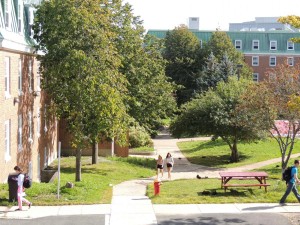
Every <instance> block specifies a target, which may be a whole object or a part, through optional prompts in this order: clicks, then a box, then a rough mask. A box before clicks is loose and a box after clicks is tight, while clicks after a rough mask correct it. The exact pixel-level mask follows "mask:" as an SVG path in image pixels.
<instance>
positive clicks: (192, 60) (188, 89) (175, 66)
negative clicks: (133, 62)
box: [163, 25, 203, 105]
mask: <svg viewBox="0 0 300 225" xmlns="http://www.w3.org/2000/svg"><path fill="white" fill-rule="evenodd" d="M163 56H164V58H165V59H166V60H167V66H166V74H167V76H169V77H171V78H172V81H174V82H175V83H176V84H177V85H179V88H180V89H179V90H177V93H176V95H177V103H178V105H181V104H183V103H185V102H187V101H189V100H190V99H191V98H192V97H193V96H194V94H195V91H196V89H197V83H196V78H197V74H198V71H199V70H201V67H202V64H203V62H202V60H203V57H202V55H201V46H200V42H199V40H198V38H197V37H196V36H195V35H194V34H193V33H192V32H191V31H189V29H188V28H187V27H186V26H184V25H181V26H179V27H176V28H175V29H174V30H172V31H168V32H167V34H166V37H165V49H164V51H163Z"/></svg>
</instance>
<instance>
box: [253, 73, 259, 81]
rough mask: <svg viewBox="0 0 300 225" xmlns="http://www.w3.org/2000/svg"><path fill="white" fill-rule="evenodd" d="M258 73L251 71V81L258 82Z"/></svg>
mask: <svg viewBox="0 0 300 225" xmlns="http://www.w3.org/2000/svg"><path fill="white" fill-rule="evenodd" d="M258 78H259V74H258V73H253V81H254V82H258Z"/></svg>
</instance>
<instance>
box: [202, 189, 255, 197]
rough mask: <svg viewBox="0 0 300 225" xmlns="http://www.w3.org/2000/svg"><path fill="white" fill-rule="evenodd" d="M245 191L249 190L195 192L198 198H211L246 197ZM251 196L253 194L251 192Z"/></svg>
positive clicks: (206, 190)
mask: <svg viewBox="0 0 300 225" xmlns="http://www.w3.org/2000/svg"><path fill="white" fill-rule="evenodd" d="M247 191H250V193H251V190H250V189H248V190H236V189H227V191H226V192H225V191H224V189H205V190H204V191H201V192H197V194H198V196H211V197H233V196H234V197H246V196H247V193H246V192H247ZM252 194H253V192H252Z"/></svg>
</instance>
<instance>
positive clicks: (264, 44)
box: [148, 30, 300, 81]
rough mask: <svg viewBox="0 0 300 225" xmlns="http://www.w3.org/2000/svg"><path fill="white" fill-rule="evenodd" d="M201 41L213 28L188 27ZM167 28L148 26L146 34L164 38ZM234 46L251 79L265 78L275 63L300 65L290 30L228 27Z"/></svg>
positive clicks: (299, 46)
mask: <svg viewBox="0 0 300 225" xmlns="http://www.w3.org/2000/svg"><path fill="white" fill-rule="evenodd" d="M191 32H193V33H194V34H195V35H196V36H197V37H198V39H199V41H200V42H201V44H203V43H205V42H207V41H208V40H209V39H210V37H211V35H212V33H213V31H197V30H191ZM166 33H167V30H149V31H148V34H151V35H153V36H156V37H158V38H164V37H165V36H166ZM226 33H227V34H228V36H229V37H230V38H231V40H232V43H233V45H234V46H235V48H236V49H237V50H238V51H240V52H242V53H243V55H244V57H245V62H246V63H247V64H248V65H249V66H250V67H251V68H252V69H253V80H254V81H261V80H263V79H265V78H266V72H267V71H269V70H270V69H272V68H275V67H276V66H277V65H279V64H288V65H290V66H296V65H300V44H298V43H293V42H291V41H290V39H291V38H293V37H300V33H299V32H292V31H228V32H226Z"/></svg>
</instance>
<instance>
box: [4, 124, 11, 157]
mask: <svg viewBox="0 0 300 225" xmlns="http://www.w3.org/2000/svg"><path fill="white" fill-rule="evenodd" d="M4 127H5V128H4V132H5V133H4V146H5V157H4V158H5V162H8V161H10V160H11V148H10V120H6V121H5V122H4Z"/></svg>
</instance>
